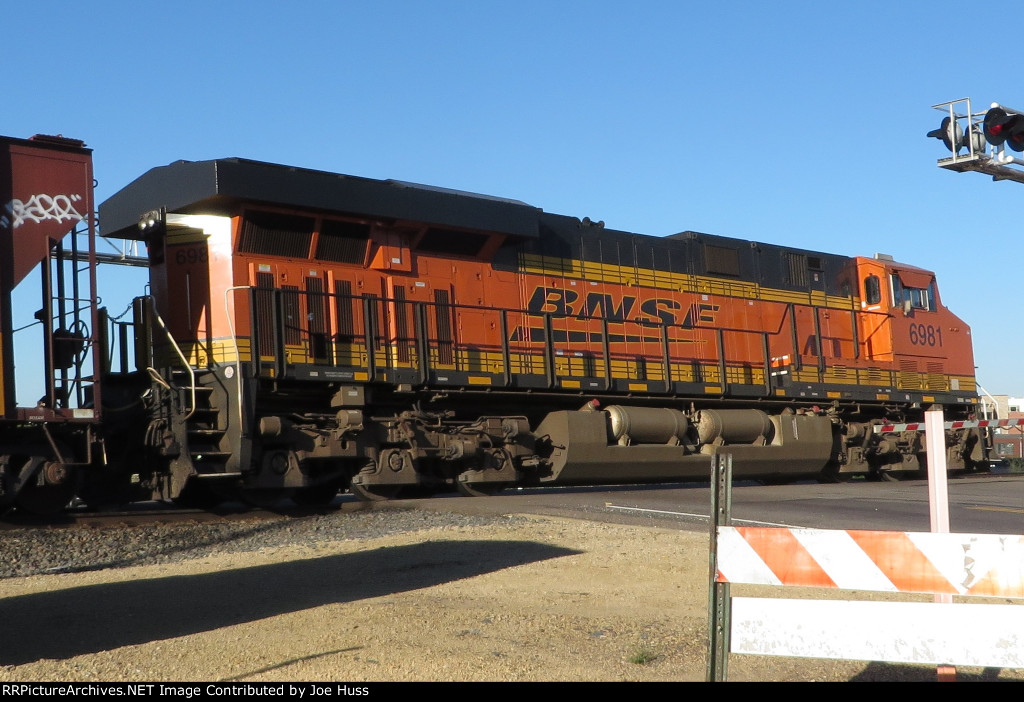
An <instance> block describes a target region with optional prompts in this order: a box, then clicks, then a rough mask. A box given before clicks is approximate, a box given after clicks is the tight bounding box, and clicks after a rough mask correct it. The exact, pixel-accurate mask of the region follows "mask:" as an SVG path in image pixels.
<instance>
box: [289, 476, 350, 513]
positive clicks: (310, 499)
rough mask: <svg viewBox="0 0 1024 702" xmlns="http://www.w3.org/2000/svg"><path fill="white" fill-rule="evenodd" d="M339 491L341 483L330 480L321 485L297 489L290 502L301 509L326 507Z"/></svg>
mask: <svg viewBox="0 0 1024 702" xmlns="http://www.w3.org/2000/svg"><path fill="white" fill-rule="evenodd" d="M339 490H341V481H340V480H331V481H328V482H326V483H323V484H322V485H311V486H309V487H302V488H299V489H298V490H296V491H295V494H293V495H292V500H294V501H295V504H297V505H301V506H302V507H326V506H327V505H329V504H331V502H333V501H334V498H335V497H337V495H338V491H339Z"/></svg>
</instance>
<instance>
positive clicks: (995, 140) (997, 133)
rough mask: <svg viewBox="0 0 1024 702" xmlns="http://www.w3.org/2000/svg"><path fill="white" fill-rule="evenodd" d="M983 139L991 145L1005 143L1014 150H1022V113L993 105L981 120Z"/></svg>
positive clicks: (1023, 120) (1023, 148)
mask: <svg viewBox="0 0 1024 702" xmlns="http://www.w3.org/2000/svg"><path fill="white" fill-rule="evenodd" d="M982 124H983V129H984V132H985V141H987V142H988V143H990V144H992V145H993V146H999V145H1001V144H1004V143H1005V144H1006V146H1007V147H1008V148H1010V149H1013V150H1014V151H1024V115H1019V114H1012V113H1009V112H1007V111H1006V110H1004V109H1003V108H1002V107H999V106H997V105H993V106H992V108H991V109H990V110H989V111H988V112H986V113H985V119H984V121H983V122H982Z"/></svg>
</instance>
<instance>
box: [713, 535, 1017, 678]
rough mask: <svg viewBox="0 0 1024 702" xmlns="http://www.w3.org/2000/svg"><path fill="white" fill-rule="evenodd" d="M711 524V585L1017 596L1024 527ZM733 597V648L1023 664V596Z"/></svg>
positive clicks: (761, 652) (939, 662)
mask: <svg viewBox="0 0 1024 702" xmlns="http://www.w3.org/2000/svg"><path fill="white" fill-rule="evenodd" d="M717 531H718V533H717V559H716V561H717V573H716V577H715V581H716V582H718V583H735V584H753V585H769V586H777V587H789V586H802V587H819V588H836V589H845V590H862V591H869V592H883V593H926V594H933V595H935V594H943V595H954V596H962V597H998V598H1006V599H1013V600H1024V536H1008V535H1000V534H941V533H931V532H923V533H914V532H885V531H854V530H825V529H777V528H761V527H731V526H720V527H718V530H717ZM730 599H731V604H730V605H729V606H728V607H729V609H730V612H729V615H728V617H727V619H728V621H729V625H730V629H729V636H728V641H729V647H728V650H729V652H731V653H746V654H755V655H773V656H790V657H798V658H800V657H803V658H830V659H841V660H869V661H884V662H891V663H921V664H935V665H943V664H949V665H972V666H982V667H1000V668H1024V602H1020V603H1016V604H1005V603H1000V604H975V603H971V604H965V603H957V604H946V603H936V602H888V601H886V602H877V601H866V600H836V599H826V600H809V599H782V598H748V597H733V598H730ZM720 679H724V678H720Z"/></svg>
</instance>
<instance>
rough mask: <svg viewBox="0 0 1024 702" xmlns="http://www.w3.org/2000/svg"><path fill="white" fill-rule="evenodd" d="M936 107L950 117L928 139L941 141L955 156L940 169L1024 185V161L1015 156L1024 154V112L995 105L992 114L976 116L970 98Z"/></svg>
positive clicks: (944, 160) (942, 161)
mask: <svg viewBox="0 0 1024 702" xmlns="http://www.w3.org/2000/svg"><path fill="white" fill-rule="evenodd" d="M933 107H934V108H935V109H937V110H942V111H943V112H945V113H946V115H945V116H944V117H943V118H942V122H941V123H940V124H939V127H938V129H933V130H932V131H930V132H928V136H929V137H931V138H935V139H938V140H939V141H941V142H942V143H943V144H944V145H945V146H946V148H947V149H949V151H950V153H951V154H952V156H949V157H947V158H943V159H939V162H938V166H939V167H940V168H946V169H948V170H951V171H957V172H958V173H963V172H964V171H978V172H979V173H985V174H987V175H990V176H992V179H993V180H1013V181H1016V182H1018V183H1024V157H1021V156H1018V155H1016V154H1015V153H1013V152H1024V111H1019V110H1013V109H1010V108H1008V107H1005V106H1004V105H1000V104H998V103H992V105H991V106H990V107H989V109H988V110H986V111H984V112H974V111H972V110H971V100H970V98H961V99H960V100H954V101H952V102H944V103H941V104H939V105H933ZM964 108H966V109H964Z"/></svg>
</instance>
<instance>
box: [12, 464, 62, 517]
mask: <svg viewBox="0 0 1024 702" xmlns="http://www.w3.org/2000/svg"><path fill="white" fill-rule="evenodd" d="M7 465H8V466H9V467H14V466H19V465H20V468H19V469H18V471H17V473H18V475H20V474H21V473H22V472H24V471H32V470H38V473H37V474H36V475H35V476H34V477H33V478H32V479H31V480H30V481H29V483H28V484H27V485H25V486H23V487H22V489H21V492H19V493H18V495H17V497H15V498H14V506H15V507H16V508H17V509H18V510H19V511H22V512H25V513H27V514H36V515H40V516H49V515H54V514H58V513H60V512H63V511H64V508H65V507H67V505H68V503H69V502H71V498H72V497H74V496H75V481H74V474H73V472H72V470H71V469H70V468H68V467H67V466H65V465H64V464H62V463H58V462H57V461H50V460H47V459H45V458H43V457H42V456H9V457H8V460H7ZM40 477H42V480H40Z"/></svg>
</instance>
